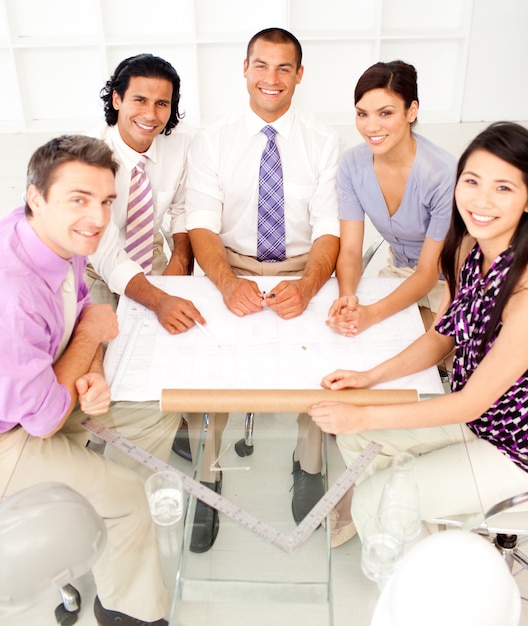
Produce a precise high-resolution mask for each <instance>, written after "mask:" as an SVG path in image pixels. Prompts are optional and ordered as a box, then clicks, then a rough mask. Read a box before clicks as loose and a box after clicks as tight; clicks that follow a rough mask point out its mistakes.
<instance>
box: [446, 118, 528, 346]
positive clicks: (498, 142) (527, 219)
mask: <svg viewBox="0 0 528 626" xmlns="http://www.w3.org/2000/svg"><path fill="white" fill-rule="evenodd" d="M476 150H484V151H485V152H489V153H490V154H493V155H494V156H496V157H498V158H499V159H502V160H503V161H506V162H507V163H509V164H510V165H513V166H514V167H516V168H517V169H518V170H520V171H521V172H522V175H523V181H524V184H525V185H526V187H527V188H528V129H526V128H524V126H521V125H520V124H516V123H514V122H495V123H494V124H491V125H490V126H488V127H487V128H486V129H485V130H483V131H482V132H481V133H480V134H479V135H477V136H476V137H475V139H473V141H472V142H471V143H470V144H469V146H468V147H467V148H466V149H465V150H464V152H463V153H462V156H461V157H460V159H459V161H458V166H457V176H456V180H457V182H458V180H459V178H460V175H461V174H462V172H463V171H464V169H465V167H466V163H467V160H468V158H469V157H470V156H471V155H472V154H473V152H475V151H476ZM467 234H468V231H467V228H466V225H465V224H464V221H463V220H462V218H461V217H460V213H459V212H458V208H457V204H456V200H455V198H454V197H453V212H452V214H451V224H450V227H449V231H448V233H447V235H446V238H445V240H444V246H443V249H442V253H441V255H440V266H441V269H442V273H443V274H444V276H445V279H446V281H447V285H448V287H449V293H450V295H451V300H453V299H454V297H455V293H456V286H457V280H458V276H457V273H458V269H459V268H458V267H457V259H458V257H459V252H460V247H461V245H462V241H463V239H464V237H465V236H466V235H467ZM510 245H511V247H512V251H513V261H512V265H511V268H510V270H509V272H508V274H507V275H506V278H505V280H504V284H503V285H502V288H501V290H500V293H499V295H498V297H497V301H496V303H495V306H494V308H493V311H492V314H491V318H490V320H489V322H488V324H487V326H486V330H485V333H484V338H483V341H482V344H481V348H482V351H484V350H485V349H486V346H487V345H488V344H489V342H490V341H491V339H492V337H493V335H494V333H495V331H496V329H497V326H498V325H499V323H500V321H501V317H502V312H503V310H504V307H505V306H506V303H507V302H508V300H509V298H510V296H511V295H512V293H513V292H514V290H515V287H516V285H517V283H518V282H519V279H520V277H521V275H522V273H523V272H524V271H525V270H526V266H527V265H528V213H523V214H522V216H521V219H520V221H519V224H518V226H517V228H516V230H515V233H514V235H513V237H512V240H511V242H510Z"/></svg>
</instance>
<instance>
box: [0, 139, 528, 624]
mask: <svg viewBox="0 0 528 626" xmlns="http://www.w3.org/2000/svg"><path fill="white" fill-rule="evenodd" d="M48 138H49V135H46V134H26V135H0V198H1V204H0V215H1V214H2V213H5V212H7V211H9V210H11V209H12V208H13V207H14V206H16V205H17V204H19V203H20V201H21V197H22V193H23V189H24V185H25V171H26V165H27V161H28V159H29V157H30V156H31V154H32V152H33V150H34V149H35V148H36V147H37V146H39V145H41V144H42V143H43V142H44V141H46V140H47V139H48ZM368 232H369V236H371V235H372V231H368ZM383 261H384V255H383V253H382V252H381V253H378V261H377V262H375V263H374V264H373V265H372V266H371V267H370V268H369V274H373V275H375V273H376V271H377V266H378V264H379V263H382V262H383ZM233 419H235V418H233ZM271 419H278V416H271ZM261 429H262V428H261ZM233 433H237V435H236V437H238V436H239V433H241V426H240V424H239V425H238V426H235V428H234V430H233ZM233 436H235V435H233ZM226 442H227V439H226ZM231 454H232V455H233V456H232V457H231V459H232V460H233V462H234V463H235V462H237V461H236V458H235V457H234V453H233V451H231ZM329 457H330V458H331V459H333V461H332V465H331V468H330V475H331V478H332V477H334V478H335V476H337V473H338V472H339V471H340V469H339V468H340V465H339V463H340V457H339V453H338V451H337V449H336V447H335V442H334V441H333V440H330V442H329ZM290 459H291V457H289V453H288V454H286V453H285V452H284V451H281V452H277V455H276V456H275V457H274V458H273V457H267V458H266V463H267V464H269V465H270V466H273V467H276V468H280V476H279V478H278V480H279V481H283V484H282V487H283V495H282V496H281V498H282V499H281V500H280V501H278V502H277V506H279V507H280V508H281V510H282V511H286V513H287V514H288V513H289V511H288V507H289V499H290V497H291V494H289V489H290V486H291V477H290V475H289V472H290V471H291V467H289V463H290V462H291V460H290ZM258 461H259V456H258V451H256V452H255V455H254V458H253V460H252V461H251V462H252V463H258ZM171 462H172V463H174V465H175V466H177V467H180V468H181V469H184V468H187V469H185V471H188V464H187V465H185V463H186V462H184V461H182V460H181V459H179V457H176V456H175V455H173V458H172V460H171ZM281 477H282V478H281ZM253 487H254V493H256V494H257V496H258V493H259V492H258V490H259V484H256V485H254V486H253V485H252V488H253ZM237 489H238V487H237V481H236V480H235V477H234V476H229V478H227V477H226V480H225V487H224V493H225V494H226V495H228V497H232V496H234V495H235V492H236V490H237ZM178 532H180V533H181V532H182V528H181V525H180V527H179V531H178ZM233 532H234V527H233V526H232V525H230V524H229V523H228V522H227V521H226V520H222V523H221V530H220V534H219V537H218V540H217V543H216V544H215V547H214V548H213V550H211V551H210V552H209V553H206V554H205V555H194V556H195V557H200V558H201V564H200V567H204V563H207V565H206V567H208V568H210V571H218V567H219V564H221V565H222V571H223V572H224V573H226V572H227V571H228V568H229V566H232V567H235V561H234V559H233V558H231V556H234V555H235V553H236V554H237V555H238V556H240V551H241V550H240V548H241V546H240V545H238V544H237V549H236V550H235V551H233V552H232V554H231V555H230V554H229V549H228V546H229V540H230V539H232V535H233ZM237 532H238V533H240V538H241V544H242V545H244V544H245V541H246V540H243V539H242V537H246V539H247V533H248V532H249V531H246V530H245V529H238V530H237ZM322 537H324V531H323V530H322V529H319V530H317V531H316V534H315V535H314V537H313V538H312V539H313V540H314V542H315V543H314V545H315V546H316V547H315V550H316V551H317V552H319V553H320V552H321V550H323V552H324V546H323V547H322V546H321V545H320V544H321V538H322ZM178 543H179V541H178V537H177V536H176V537H175V536H172V537H171V536H168V535H167V534H166V533H160V550H161V552H162V556H163V561H164V565H165V573H166V578H167V582H168V583H169V584H173V581H174V580H175V573H176V564H177V562H178V559H179V554H178V547H177V546H178ZM250 544H251V545H249V544H248V545H246V549H247V553H248V554H249V552H250V551H251V550H253V553H252V554H251V555H250V556H249V557H248V568H247V571H244V573H243V574H240V576H241V578H242V582H244V581H246V580H247V577H248V575H251V572H256V571H259V570H263V569H267V568H268V565H269V563H270V562H272V561H273V560H274V559H276V553H275V551H274V549H273V550H271V549H270V550H268V549H262V546H263V544H262V540H260V539H259V538H254V537H251V542H250ZM308 548H310V549H311V546H307V549H308ZM202 557H203V558H202ZM299 557H300V559H301V561H302V559H303V558H304V556H303V554H301V553H299ZM281 558H282V555H281ZM294 558H296V557H294ZM317 558H319V557H317ZM195 560H196V559H195ZM279 561H280V560H279ZM331 562H332V568H331V576H332V596H333V608H334V624H335V626H368V625H369V623H370V616H371V614H372V611H373V608H374V606H375V603H376V600H377V597H378V591H377V588H376V586H375V585H374V584H373V583H371V582H369V581H368V580H366V578H365V577H364V576H363V574H362V572H361V568H360V542H359V540H358V538H357V537H356V538H354V539H353V540H352V541H350V542H348V543H346V544H344V545H343V546H341V547H339V548H337V549H335V550H333V551H332V560H331ZM308 563H309V564H311V559H309V560H308ZM278 567H279V569H280V568H282V570H284V569H285V568H284V565H283V561H281V562H280V563H279V564H278ZM288 567H289V566H288ZM215 568H216V569H215ZM309 568H310V565H308V566H307V567H306V568H305V569H306V570H309ZM238 573H239V572H238ZM283 573H284V572H283V571H281V576H282V575H283ZM423 574H424V576H427V572H424V573H423ZM215 575H216V574H215ZM517 580H518V582H519V586H520V588H521V590H522V591H523V592H524V594H525V595H526V596H528V573H521V574H520V575H519V576H518V577H517ZM76 586H77V588H78V589H79V591H80V593H81V596H82V598H83V605H84V606H83V609H82V611H81V614H80V616H79V620H78V622H77V623H78V624H79V626H96V622H95V618H94V617H93V612H92V610H91V605H92V603H93V598H94V593H95V589H94V584H93V579H92V577H91V575H90V574H88V575H85V576H84V577H82V578H81V579H79V580H78V581H76ZM0 593H1V590H0ZM248 597H249V596H248ZM248 597H246V598H245V600H248ZM447 601H448V600H447ZM31 603H32V602H31V599H29V604H31ZM57 603H58V594H57V595H55V594H54V593H52V594H50V596H49V597H48V598H47V599H46V601H44V602H42V603H40V604H38V605H35V606H32V608H30V609H28V610H27V611H26V612H24V613H23V614H19V615H16V616H12V617H11V618H5V619H3V620H2V626H26V625H27V624H31V625H32V626H47V625H52V624H54V623H55V618H54V614H53V612H54V607H55V605H56V604H57ZM233 606H234V605H233V603H228V602H225V601H224V602H222V603H216V604H215V603H210V604H207V605H204V603H202V606H200V603H195V604H194V605H193V603H187V604H186V605H182V607H181V610H180V613H179V622H180V624H184V625H185V626H238V624H242V623H243V624H244V625H245V624H247V623H251V624H252V625H253V626H260V624H261V623H262V624H264V623H265V624H270V623H273V624H274V625H276V626H282V625H284V626H286V625H290V624H297V623H299V624H300V623H302V624H305V625H306V626H312V625H313V626H326V624H327V621H328V620H327V613H326V610H323V611H322V612H321V606H316V605H315V604H313V603H308V602H303V603H300V604H295V603H292V602H284V603H282V604H280V605H275V606H273V612H272V610H271V608H272V606H271V604H267V603H261V602H260V601H259V600H258V599H251V601H244V602H240V604H239V605H237V608H236V611H233ZM173 626H175V624H174V625H173ZM497 626H501V625H499V624H497ZM521 626H528V602H523V617H522V620H521Z"/></svg>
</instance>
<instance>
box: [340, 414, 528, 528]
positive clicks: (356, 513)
mask: <svg viewBox="0 0 528 626" xmlns="http://www.w3.org/2000/svg"><path fill="white" fill-rule="evenodd" d="M370 441H377V442H378V443H380V444H382V446H383V447H382V450H381V452H380V454H378V455H377V456H376V458H375V459H374V460H373V461H372V463H371V464H370V465H369V466H368V468H367V469H366V471H365V473H364V475H363V476H362V477H361V479H360V481H358V484H357V486H356V487H355V490H354V496H353V499H352V517H353V519H354V522H355V523H356V527H357V530H358V533H359V535H360V536H361V534H362V532H363V527H364V525H365V522H366V521H367V520H368V519H370V518H371V517H373V516H374V515H375V514H376V510H377V508H378V504H379V501H380V498H381V494H382V491H383V487H384V485H385V482H386V481H387V479H388V477H389V474H390V464H391V462H392V458H393V457H394V455H396V454H397V453H398V452H403V451H406V452H410V453H412V454H413V455H415V456H416V469H415V479H416V481H417V482H418V486H419V491H420V508H421V515H422V519H424V520H427V519H432V518H435V517H442V516H449V515H458V514H465V513H475V512H478V511H480V510H481V504H480V496H479V491H480V490H477V487H476V482H475V478H474V470H473V468H472V464H470V462H469V457H468V454H467V450H466V445H470V446H472V445H474V443H475V442H476V443H477V444H478V443H480V441H479V440H478V439H477V438H476V436H475V435H474V434H473V433H472V432H471V431H470V430H469V429H468V428H467V426H465V425H460V424H451V425H447V426H439V427H436V428H417V429H401V430H386V431H383V430H381V431H369V432H364V433H361V434H359V435H339V436H338V437H337V443H338V446H339V449H340V451H341V454H342V456H343V459H344V461H345V463H346V464H347V465H351V464H352V463H353V462H354V461H355V460H356V459H357V458H358V456H359V455H360V453H361V451H362V450H364V448H365V447H366V446H367V445H368V443H369V442H370ZM466 442H468V443H467V444H466ZM485 443H486V444H487V442H485ZM487 445H490V444H487ZM497 452H498V451H497ZM498 454H501V453H498ZM502 456H503V455H502ZM472 460H473V459H472ZM508 463H509V464H510V465H512V466H513V465H514V464H513V463H511V462H510V461H508ZM489 471H490V475H494V470H491V469H490V470H489ZM486 481H488V482H489V479H486ZM479 482H480V481H479ZM482 482H483V483H484V481H482ZM526 484H527V485H528V475H527V477H526Z"/></svg>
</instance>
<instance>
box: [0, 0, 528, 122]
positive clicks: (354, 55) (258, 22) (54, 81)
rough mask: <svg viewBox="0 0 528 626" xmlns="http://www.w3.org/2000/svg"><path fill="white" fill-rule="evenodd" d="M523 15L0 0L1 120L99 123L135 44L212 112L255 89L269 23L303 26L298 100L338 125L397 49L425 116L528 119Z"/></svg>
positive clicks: (203, 113) (196, 109) (433, 4)
mask: <svg viewBox="0 0 528 626" xmlns="http://www.w3.org/2000/svg"><path fill="white" fill-rule="evenodd" d="M527 25H528V3H526V2H525V0H502V2H501V3H500V5H497V4H496V3H495V2H494V1H493V0H442V1H441V2H439V1H438V0H368V1H366V0H327V1H326V2H324V3H321V1H320V0H267V1H266V3H265V7H263V6H260V5H258V4H254V3H251V2H248V0H149V2H148V3H146V4H145V2H144V0H0V71H1V72H2V77H3V84H4V85H5V87H6V88H7V92H8V94H9V98H8V102H6V101H5V98H3V99H2V100H3V101H2V102H0V132H3V131H10V132H12V131H13V130H17V131H22V132H24V131H35V130H43V131H50V132H54V131H61V132H62V131H68V130H72V131H74V130H79V129H82V128H84V127H86V126H91V125H93V124H96V123H99V122H100V121H101V120H102V111H101V105H100V101H99V91H100V89H101V87H102V86H103V84H104V82H105V80H107V79H108V77H109V75H110V74H111V73H112V71H113V70H114V69H115V66H116V65H117V64H118V63H119V61H121V60H122V59H123V58H125V57H126V56H130V55H132V54H137V53H139V52H153V53H154V54H159V55H161V56H163V57H165V58H166V59H167V60H169V61H170V62H171V63H172V64H173V65H174V66H175V67H176V69H177V70H178V72H179V73H180V76H181V78H182V108H183V109H184V110H185V111H186V113H187V116H186V119H187V120H188V121H189V122H190V123H192V124H193V125H195V126H203V125H206V124H208V123H210V122H211V121H213V120H214V119H217V118H218V117H219V116H220V115H222V114H224V113H226V112H227V111H231V110H232V109H233V108H238V107H239V106H241V105H242V104H243V103H244V102H246V99H247V94H246V89H245V83H244V79H243V77H242V62H243V59H244V56H245V50H246V45H247V41H248V39H249V38H250V37H251V36H252V35H253V34H254V33H255V32H257V31H258V30H260V29H262V28H266V27H269V26H282V27H285V28H287V29H289V30H291V31H292V32H293V33H295V34H296V35H297V36H298V37H299V39H300V40H301V43H302V44H303V48H304V53H305V57H304V59H305V77H304V80H303V83H302V85H301V86H300V88H299V90H298V98H297V100H298V102H299V104H301V105H302V106H303V107H305V108H310V109H312V110H313V111H314V112H315V113H317V114H318V115H320V116H321V117H322V118H323V119H324V120H325V121H327V122H328V123H331V124H335V125H336V126H339V125H346V124H350V123H352V121H353V119H354V104H353V90H354V86H355V82H356V81H357V78H358V77H359V76H360V74H361V73H362V72H363V71H364V70H365V69H366V68H367V67H368V66H369V65H371V64H372V63H375V62H376V61H378V60H380V59H381V60H391V59H395V58H403V59H404V60H406V61H408V62H410V63H413V64H414V65H415V66H416V67H417V69H418V73H419V92H420V99H421V110H420V119H421V121H422V122H423V123H458V122H459V121H461V120H464V121H480V120H492V119H498V118H501V119H527V118H528V111H527V103H528V82H527V81H526V80H525V77H526V76H527V75H528V72H527V70H528V67H527V66H528V37H526V34H525V31H526V26H527ZM65 93H66V94H67V97H68V100H67V104H64V103H63V100H64V97H65Z"/></svg>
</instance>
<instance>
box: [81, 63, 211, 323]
mask: <svg viewBox="0 0 528 626" xmlns="http://www.w3.org/2000/svg"><path fill="white" fill-rule="evenodd" d="M101 99H102V101H103V104H104V112H105V120H106V123H105V124H104V125H103V126H102V127H100V128H98V129H97V130H95V131H93V132H90V133H88V134H90V135H93V136H96V137H98V138H99V139H103V140H104V141H105V142H106V143H107V144H108V145H109V146H110V148H111V149H112V151H113V153H114V157H115V158H116V160H117V161H118V163H119V165H120V168H119V172H118V174H117V177H116V190H117V199H116V201H115V203H114V208H113V211H112V217H113V223H112V224H110V226H109V228H108V229H107V232H106V233H105V236H104V237H103V240H102V242H101V245H100V246H99V248H98V250H97V252H96V253H95V254H93V255H92V256H91V257H90V261H91V263H92V265H91V266H89V267H88V269H87V275H86V279H87V283H88V286H89V289H90V295H91V297H92V299H93V300H94V301H96V302H106V303H110V304H112V305H113V306H114V308H115V306H116V304H117V299H118V296H119V295H122V294H126V295H127V296H129V297H130V298H132V299H133V300H136V301H137V302H140V303H141V304H143V305H144V306H146V307H148V308H149V309H151V310H152V311H154V313H156V315H157V317H158V320H159V322H160V324H161V325H162V326H163V327H164V328H165V329H166V330H167V331H168V332H169V333H171V334H176V333H181V332H184V331H186V330H187V329H189V328H191V327H192V326H193V325H194V322H195V321H199V322H201V323H204V322H205V320H204V319H203V318H202V316H201V315H200V313H199V311H198V310H197V309H196V307H195V306H194V305H193V303H192V302H190V301H189V300H185V299H183V298H178V297H176V296H171V295H169V294H167V293H165V292H164V291H162V290H161V289H158V288H157V287H154V286H153V285H152V284H151V283H150V282H149V281H148V279H147V277H146V275H145V273H147V274H149V273H152V274H154V275H159V274H168V275H186V274H190V273H191V271H192V264H193V256H192V251H191V246H190V243H189V237H188V235H187V232H186V230H185V218H184V181H185V176H186V160H187V151H188V148H189V145H190V141H191V137H192V131H191V129H190V128H189V127H188V126H186V125H185V124H183V123H182V122H181V118H182V117H183V115H182V114H181V113H180V111H179V102H180V77H179V76H178V73H177V72H176V70H175V69H174V67H173V66H172V65H171V64H170V63H169V62H168V61H166V60H164V59H162V58H160V57H157V56H154V55H152V54H139V55H136V56H133V57H129V58H127V59H124V60H123V61H121V63H119V65H118V66H117V68H116V70H115V72H114V74H113V75H112V76H111V78H110V80H108V81H107V82H106V84H105V86H104V87H103V89H102V90H101ZM142 158H143V160H144V161H145V164H144V171H145V173H146V176H147V177H148V181H149V183H150V187H151V190H152V204H153V206H152V209H153V224H152V228H153V237H152V239H151V241H152V245H151V246H149V251H148V259H147V261H148V264H149V268H148V269H145V267H144V265H145V264H144V263H143V262H142V263H143V265H142V264H140V263H139V262H138V261H136V260H133V258H132V256H133V255H132V254H131V253H130V251H129V249H128V248H127V225H128V222H129V220H128V216H129V212H128V205H129V192H130V187H131V182H133V179H134V174H135V171H136V167H137V165H138V163H139V162H140V160H141V159H142ZM167 217H168V218H170V220H169V221H170V233H171V236H172V242H171V243H172V248H173V250H172V255H171V258H170V259H169V260H167V257H166V255H165V253H164V250H163V235H162V232H161V228H162V225H163V222H164V220H166V219H167ZM126 250H128V252H127V251H126ZM150 250H152V255H151V256H150Z"/></svg>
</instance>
